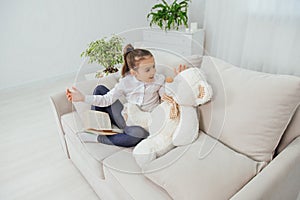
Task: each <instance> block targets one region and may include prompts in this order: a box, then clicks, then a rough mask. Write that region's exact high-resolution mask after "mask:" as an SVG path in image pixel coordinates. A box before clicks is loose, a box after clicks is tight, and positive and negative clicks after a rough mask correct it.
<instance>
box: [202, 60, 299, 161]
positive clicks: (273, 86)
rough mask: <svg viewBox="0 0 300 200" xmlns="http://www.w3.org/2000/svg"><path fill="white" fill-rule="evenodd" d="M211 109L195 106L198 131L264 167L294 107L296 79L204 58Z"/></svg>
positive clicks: (297, 87) (295, 101)
mask: <svg viewBox="0 0 300 200" xmlns="http://www.w3.org/2000/svg"><path fill="white" fill-rule="evenodd" d="M202 70H203V71H204V72H205V73H206V75H207V79H208V82H209V83H210V84H211V85H212V87H213V91H214V97H213V99H212V101H211V103H209V104H206V105H203V106H200V108H199V109H200V114H201V119H202V121H201V123H200V126H201V129H202V130H203V131H204V132H206V133H208V134H209V135H211V136H213V137H215V138H217V139H219V140H220V141H222V142H223V143H225V144H226V145H228V146H230V147H231V148H233V149H235V150H236V151H238V152H241V153H244V154H245V155H247V156H250V157H251V158H253V159H255V160H258V161H270V160H271V159H272V155H273V153H274V151H275V149H276V147H277V145H278V143H279V141H280V138H281V136H282V134H283V132H284V131H285V129H286V127H287V125H288V124H289V121H290V119H291V117H292V116H293V114H294V112H295V110H296V108H297V106H298V104H299V102H300V79H299V78H298V77H294V76H288V75H273V74H266V73H261V72H255V71H250V70H246V69H242V68H238V67H235V66H233V65H231V64H229V63H226V62H225V61H222V60H220V59H217V58H213V57H208V56H207V57H205V58H203V62H202Z"/></svg>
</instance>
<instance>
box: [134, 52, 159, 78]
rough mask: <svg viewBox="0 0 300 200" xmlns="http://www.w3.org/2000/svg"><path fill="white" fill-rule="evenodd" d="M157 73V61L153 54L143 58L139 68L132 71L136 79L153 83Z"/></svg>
mask: <svg viewBox="0 0 300 200" xmlns="http://www.w3.org/2000/svg"><path fill="white" fill-rule="evenodd" d="M155 73H156V69H155V62H154V58H153V57H152V56H149V57H146V58H145V59H143V60H141V61H140V64H139V66H138V67H137V69H135V70H132V71H131V74H132V75H134V76H135V77H136V79H138V80H139V81H142V82H146V83H151V82H153V81H154V75H155Z"/></svg>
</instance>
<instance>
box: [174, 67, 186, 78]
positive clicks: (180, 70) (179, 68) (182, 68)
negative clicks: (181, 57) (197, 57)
mask: <svg viewBox="0 0 300 200" xmlns="http://www.w3.org/2000/svg"><path fill="white" fill-rule="evenodd" d="M186 69H187V67H186V65H179V67H178V69H176V68H174V72H175V76H177V75H178V74H179V73H180V72H182V71H184V70H186Z"/></svg>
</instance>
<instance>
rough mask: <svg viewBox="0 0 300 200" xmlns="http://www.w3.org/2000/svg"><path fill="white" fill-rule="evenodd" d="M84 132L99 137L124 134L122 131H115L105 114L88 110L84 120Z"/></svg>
mask: <svg viewBox="0 0 300 200" xmlns="http://www.w3.org/2000/svg"><path fill="white" fill-rule="evenodd" d="M83 126H84V131H85V132H88V133H94V134H98V135H114V134H118V133H123V130H122V129H113V128H112V127H111V121H110V118H109V115H108V114H107V113H105V112H100V111H95V110H88V111H86V112H85V113H84V118H83Z"/></svg>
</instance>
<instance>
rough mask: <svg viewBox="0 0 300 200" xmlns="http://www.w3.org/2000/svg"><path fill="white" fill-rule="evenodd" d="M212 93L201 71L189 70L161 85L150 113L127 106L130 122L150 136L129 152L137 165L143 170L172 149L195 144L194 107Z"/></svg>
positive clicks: (196, 119) (196, 127)
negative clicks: (162, 92) (158, 98)
mask: <svg viewBox="0 0 300 200" xmlns="http://www.w3.org/2000/svg"><path fill="white" fill-rule="evenodd" d="M212 94H213V93H212V88H211V86H210V85H209V84H208V83H207V82H206V79H205V77H204V74H203V73H202V71H201V70H200V69H199V68H196V67H193V68H189V69H186V70H184V71H182V72H181V73H179V74H178V75H177V76H176V77H175V78H174V81H173V82H171V83H167V82H166V83H165V95H164V96H163V97H162V103H161V104H159V105H158V106H157V107H156V108H155V109H154V110H153V111H152V112H151V113H145V112H143V111H141V110H139V109H138V108H137V107H136V106H135V105H131V106H130V105H129V106H128V114H129V115H128V116H132V119H130V121H132V123H135V124H137V125H141V126H142V127H144V128H146V129H147V130H149V134H150V135H149V136H148V137H147V138H146V139H144V140H142V141H141V142H140V143H139V144H137V146H136V147H135V148H134V149H133V156H134V158H135V160H136V162H137V164H138V165H139V166H141V167H143V166H144V165H146V164H148V163H149V162H151V161H152V160H154V159H156V158H157V157H160V156H162V155H164V154H165V153H167V152H168V151H170V150H171V149H173V148H174V147H176V146H182V145H187V144H190V143H192V142H193V141H195V140H196V139H197V137H198V133H199V119H198V114H197V106H199V105H202V104H204V103H206V102H208V101H209V100H210V99H211V97H212Z"/></svg>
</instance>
